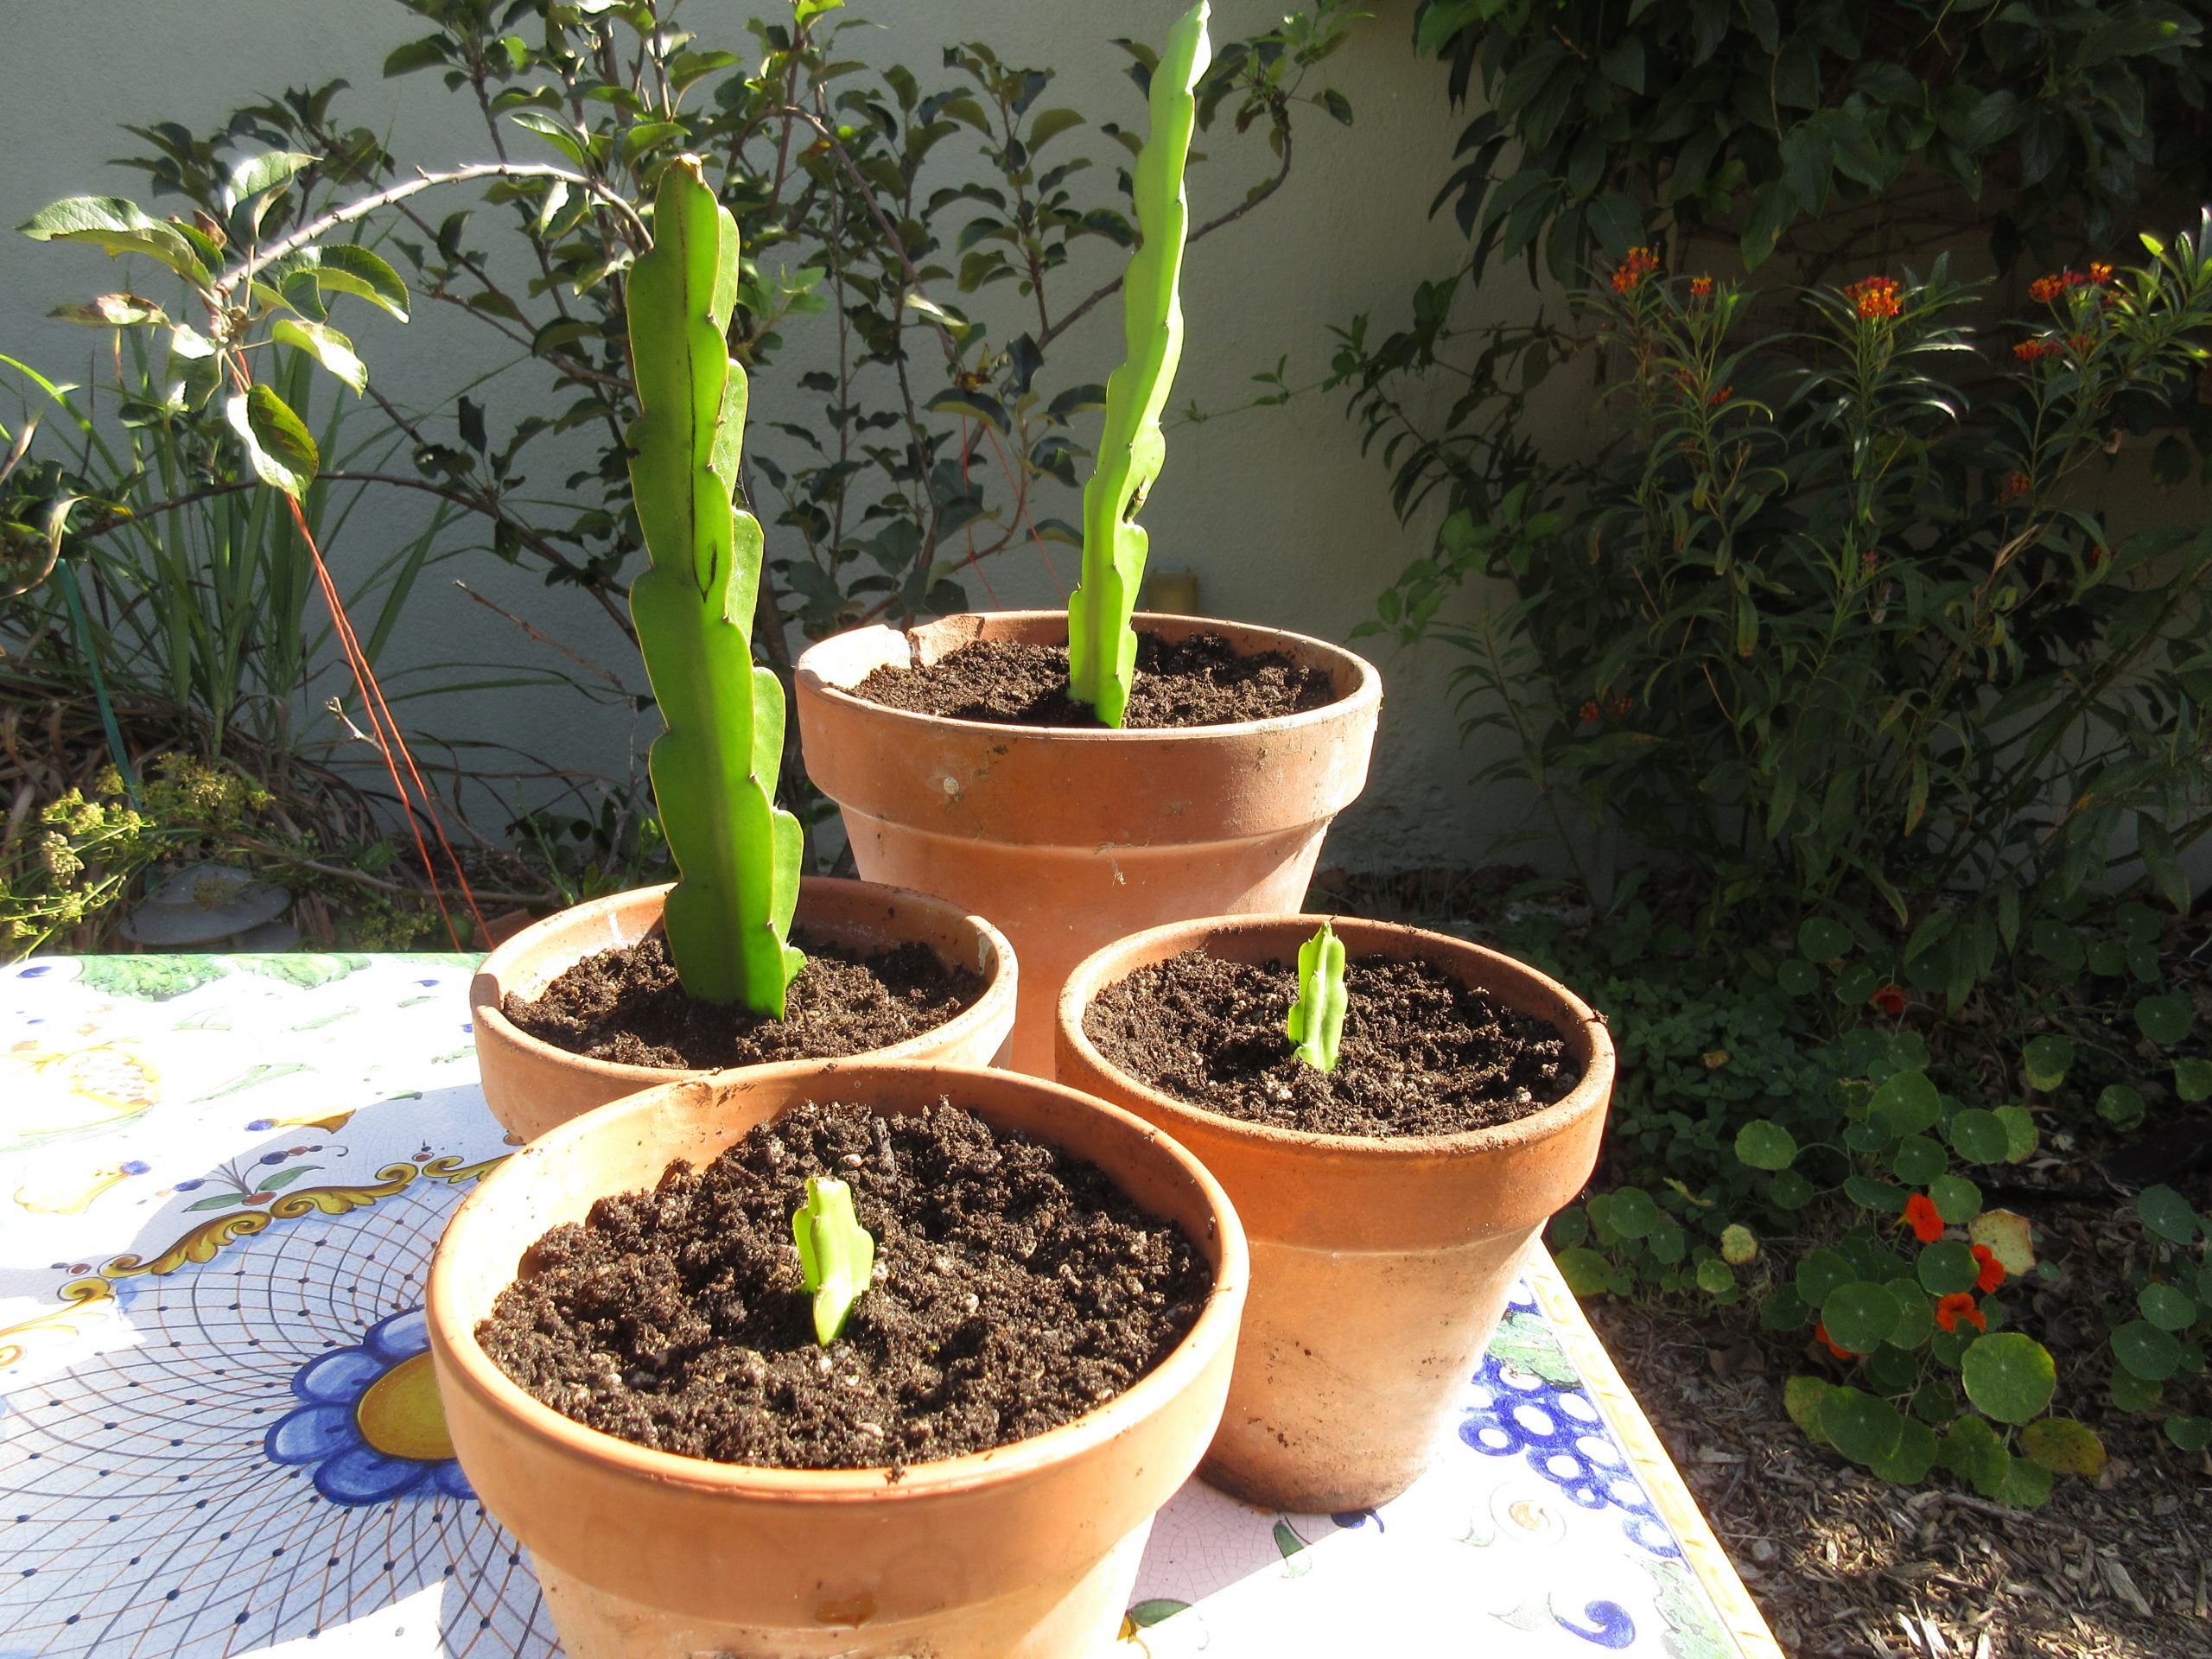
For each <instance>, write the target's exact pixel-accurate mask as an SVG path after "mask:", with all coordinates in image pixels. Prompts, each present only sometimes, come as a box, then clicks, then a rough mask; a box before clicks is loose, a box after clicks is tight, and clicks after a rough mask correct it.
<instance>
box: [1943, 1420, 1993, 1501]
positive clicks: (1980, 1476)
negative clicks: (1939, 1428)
mask: <svg viewBox="0 0 2212 1659" xmlns="http://www.w3.org/2000/svg"><path fill="white" fill-rule="evenodd" d="M1938 1455H1939V1456H1940V1457H1941V1459H1942V1464H1943V1466H1944V1467H1945V1468H1946V1469H1948V1470H1950V1471H1952V1472H1953V1473H1954V1474H1955V1475H1957V1476H1958V1477H1959V1478H1961V1479H1962V1480H1965V1481H1967V1482H1968V1483H1970V1484H1972V1485H1973V1486H1974V1489H1975V1490H1976V1491H1990V1490H1992V1489H1993V1488H1994V1487H1996V1486H1997V1485H1998V1484H1999V1483H2000V1482H2001V1481H2003V1479H2004V1478H2005V1463H2006V1461H2007V1459H2006V1454H2005V1443H2004V1441H2002V1440H1999V1439H1998V1438H1997V1431H1996V1430H1995V1429H1993V1428H1992V1427H1990V1426H1989V1424H1988V1422H1987V1421H1986V1420H1984V1419H1982V1418H1980V1417H1974V1416H1966V1417H1961V1418H1960V1419H1959V1420H1958V1421H1956V1422H1955V1423H1953V1424H1952V1425H1951V1432H1950V1433H1948V1434H1946V1435H1944V1436H1943V1445H1942V1451H1941V1452H1940V1453H1939V1454H1938Z"/></svg>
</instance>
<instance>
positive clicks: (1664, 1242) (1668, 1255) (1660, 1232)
mask: <svg viewBox="0 0 2212 1659" xmlns="http://www.w3.org/2000/svg"><path fill="white" fill-rule="evenodd" d="M1643 1248H1644V1249H1647V1250H1649V1251H1650V1252H1651V1259H1652V1260H1653V1261H1654V1262H1657V1263H1658V1264H1659V1265H1660V1266H1661V1267H1662V1268H1671V1267H1673V1266H1675V1264H1676V1263H1677V1262H1680V1261H1681V1259H1682V1256H1683V1255H1684V1254H1685V1253H1686V1252H1687V1251H1688V1248H1689V1238H1688V1235H1687V1234H1685V1233H1684V1232H1683V1231H1682V1230H1681V1228H1680V1227H1679V1226H1677V1225H1676V1224H1675V1223H1673V1222H1671V1221H1662V1222H1661V1223H1660V1224H1658V1225H1657V1226H1656V1227H1654V1228H1653V1229H1652V1230H1651V1231H1650V1233H1649V1235H1648V1236H1646V1237H1645V1239H1644V1241H1643Z"/></svg>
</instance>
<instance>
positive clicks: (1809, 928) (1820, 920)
mask: <svg viewBox="0 0 2212 1659" xmlns="http://www.w3.org/2000/svg"><path fill="white" fill-rule="evenodd" d="M1797 948H1798V949H1799V950H1802V951H1803V952H1804V953H1805V957H1806V959H1807V960H1808V961H1810V962H1834V960H1835V959H1836V958H1837V957H1840V956H1841V955H1842V954H1843V953H1844V952H1845V951H1847V950H1850V949H1851V930H1850V929H1849V928H1847V927H1846V926H1845V925H1843V924H1842V923H1841V922H1837V921H1831V920H1830V919H1829V918H1827V917H1826V916H1808V917H1807V918H1805V923H1804V925H1803V926H1802V927H1800V928H1799V929H1798V930H1797Z"/></svg>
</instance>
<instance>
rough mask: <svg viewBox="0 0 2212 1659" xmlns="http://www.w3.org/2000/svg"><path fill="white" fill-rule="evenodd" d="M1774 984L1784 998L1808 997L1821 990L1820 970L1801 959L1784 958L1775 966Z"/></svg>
mask: <svg viewBox="0 0 2212 1659" xmlns="http://www.w3.org/2000/svg"><path fill="white" fill-rule="evenodd" d="M1774 982H1775V986H1776V988H1777V989H1778V990H1780V991H1781V992H1782V994H1783V995H1784V996H1810V995H1812V994H1813V993H1814V992H1815V991H1817V990H1819V989H1820V988H1821V970H1820V969H1817V968H1815V966H1813V964H1812V963H1809V962H1807V961H1806V960H1804V958H1802V957H1783V959H1782V960H1781V961H1780V962H1778V963H1776V964H1775V969H1774Z"/></svg>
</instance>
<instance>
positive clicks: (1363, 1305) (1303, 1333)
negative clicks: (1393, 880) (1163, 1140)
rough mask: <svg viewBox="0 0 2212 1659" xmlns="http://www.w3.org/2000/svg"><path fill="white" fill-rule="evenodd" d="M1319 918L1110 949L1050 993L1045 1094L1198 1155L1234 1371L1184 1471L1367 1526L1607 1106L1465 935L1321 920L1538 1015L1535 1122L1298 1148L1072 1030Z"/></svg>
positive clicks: (1291, 957)
mask: <svg viewBox="0 0 2212 1659" xmlns="http://www.w3.org/2000/svg"><path fill="white" fill-rule="evenodd" d="M1321 920H1322V918H1319V917H1318V916H1262V917H1216V918H1211V919H1207V920H1203V921H1196V922H1185V923H1181V924H1179V925H1174V926H1170V927H1158V928H1154V929H1153V930H1151V931H1149V932H1145V933H1139V934H1137V935H1135V937H1133V938H1126V939H1122V940H1120V941H1118V942H1116V944H1111V945H1109V946H1108V947H1107V948H1106V949H1105V950H1101V951H1099V952H1098V953H1097V954H1096V955H1095V956H1093V957H1090V959H1089V960H1087V961H1086V962H1084V963H1083V964H1082V965H1081V966H1080V967H1078V968H1077V969H1076V970H1075V973H1074V975H1073V976H1071V978H1070V979H1069V981H1068V982H1067V988H1066V989H1065V990H1064V991H1063V992H1062V993H1061V995H1060V1007H1059V1029H1058V1039H1059V1071H1060V1080H1061V1081H1062V1082H1063V1083H1067V1084H1073V1085H1074V1086H1075V1087H1076V1088H1078V1089H1081V1090H1084V1091H1085V1092H1086V1093H1089V1094H1094V1095H1096V1096H1099V1097H1100V1098H1101V1099H1103V1100H1109V1101H1112V1102H1114V1103H1116V1105H1121V1106H1126V1107H1128V1109H1130V1110H1131V1111H1133V1112H1135V1113H1136V1114H1137V1116H1140V1117H1142V1118H1144V1119H1146V1120H1147V1122H1153V1123H1156V1124H1158V1125H1159V1126H1160V1128H1162V1129H1164V1130H1166V1132H1167V1133H1168V1134H1170V1135H1173V1136H1174V1137H1175V1138H1176V1139H1177V1140H1179V1141H1181V1142H1182V1143H1183V1144H1184V1145H1185V1146H1186V1147H1189V1148H1190V1149H1191V1150H1192V1152H1193V1153H1195V1154H1198V1159H1199V1161H1201V1162H1202V1163H1204V1164H1205V1166H1206V1167H1207V1168H1208V1169H1210V1170H1211V1171H1212V1172H1213V1173H1215V1174H1216V1175H1217V1176H1218V1177H1220V1179H1221V1184H1222V1185H1223V1186H1224V1187H1225V1188H1226V1189H1227V1190H1228V1192H1229V1196H1230V1200H1231V1201H1232V1202H1233V1203H1234V1204H1235V1205H1236V1208H1237V1212H1238V1213H1239V1214H1240V1215H1241V1216H1243V1219H1244V1226H1245V1230H1246V1232H1247V1234H1248V1236H1249V1238H1250V1241H1251V1248H1252V1294H1251V1298H1250V1300H1249V1302H1248V1303H1247V1305H1246V1307H1245V1311H1244V1329H1243V1338H1242V1340H1241V1342H1240V1344H1239V1345H1238V1349H1237V1354H1236V1376H1235V1377H1234V1378H1233V1379H1232V1380H1231V1381H1230V1385H1229V1406H1228V1409H1227V1410H1226V1411H1225V1412H1224V1414H1223V1416H1222V1425H1221V1433H1219V1434H1218V1435H1217V1436H1216V1437H1215V1440H1214V1443H1213V1446H1212V1449H1211V1451H1210V1452H1208V1453H1207V1454H1206V1461H1205V1465H1203V1466H1202V1467H1201V1468H1200V1469H1199V1471H1198V1472H1199V1474H1200V1475H1201V1476H1203V1477H1204V1478H1205V1479H1206V1480H1208V1481H1210V1482H1211V1483H1212V1484H1214V1485H1217V1486H1218V1487H1220V1488H1222V1489H1223V1490H1224V1491H1228V1492H1231V1493H1233V1494H1235V1495H1236V1497H1242V1498H1245V1499H1247V1500H1248V1501H1249V1502H1251V1503H1259V1504H1262V1505H1264V1506H1268V1507H1272V1508H1276V1509H1283V1510H1294V1511H1299V1512H1302V1513H1308V1514H1318V1513H1342V1512H1343V1511H1344V1510H1363V1509H1370V1508H1372V1507H1373V1506H1374V1505H1376V1504H1377V1503H1382V1502H1383V1500H1384V1499H1386V1498H1390V1497H1395V1496H1397V1494H1398V1493H1400V1492H1402V1491H1404V1490H1405V1489H1406V1488H1407V1487H1408V1486H1409V1485H1411V1484H1413V1483H1414V1480H1415V1479H1416V1478H1418V1477H1419V1476H1420V1474H1421V1471H1422V1470H1423V1469H1424V1468H1426V1467H1427V1464H1428V1459H1429V1454H1430V1452H1431V1450H1432V1448H1433V1444H1434V1442H1435V1440H1436V1437H1437V1434H1438V1432H1439V1430H1440V1427H1441V1425H1442V1422H1443V1420H1444V1419H1445V1418H1446V1416H1447V1415H1448V1414H1449V1413H1450V1411H1451V1408H1452V1402H1453V1401H1454V1400H1455V1399H1456V1398H1457V1397H1458V1396H1459V1389H1460V1388H1461V1387H1462V1385H1463V1384H1465V1382H1466V1380H1467V1378H1468V1377H1469V1376H1471V1374H1472V1372H1473V1370H1474V1368H1475V1364H1476V1362H1477V1361H1478V1358H1479V1357H1480V1356H1481V1354H1482V1351H1483V1349H1484V1347H1485V1346H1486V1345H1487V1344H1488V1343H1489V1341H1490V1338H1491V1333H1492V1332H1495V1331H1496V1330H1497V1322H1498V1319H1499V1317H1500V1315H1501V1314H1502V1313H1503V1312H1504V1308H1505V1300H1506V1296H1507V1294H1508V1293H1509V1292H1510V1289H1511V1287H1512V1284H1513V1280H1514V1276H1515V1274H1516V1273H1517V1272H1518V1271H1519V1267H1520V1261H1521V1255H1522V1251H1523V1250H1524V1249H1526V1248H1527V1247H1528V1245H1529V1242H1530V1241H1531V1240H1532V1239H1533V1238H1534V1237H1535V1235H1536V1230H1537V1229H1539V1228H1540V1227H1541V1226H1542V1225H1543V1224H1544V1223H1545V1221H1546V1220H1547V1219H1548V1218H1549V1217H1551V1215H1552V1214H1553V1213H1554V1211H1557V1210H1558V1209H1559V1208H1560V1206H1561V1205H1565V1204H1566V1203H1567V1201H1568V1200H1570V1199H1571V1198H1573V1196H1574V1195H1575V1193H1576V1192H1579V1191H1580V1189H1581V1186H1582V1184H1583V1182H1584V1181H1586V1179H1589V1175H1590V1170H1591V1167H1592V1165H1593V1164H1594V1163H1595V1162H1596V1161H1597V1156H1598V1141H1599V1134H1600V1132H1601V1131H1602V1130H1603V1129H1604V1128H1605V1108H1606V1104H1607V1103H1608V1102H1609V1101H1610V1100H1611V1096H1612V1091H1613V1045H1612V1039H1611V1037H1610V1036H1609V1035H1608V1034H1607V1033H1606V1030H1605V1025H1604V1023H1603V1021H1601V1020H1599V1017H1598V1016H1597V1015H1596V1014H1593V1013H1592V1012H1591V1010H1590V1009H1589V1007H1587V1006H1586V1005H1585V1004H1584V1003H1583V1001H1581V1000H1580V998H1579V997H1577V996H1575V995H1574V994H1573V992H1571V991H1569V990H1567V988H1565V987H1564V986H1561V985H1559V984H1556V983H1554V982H1553V981H1551V980H1549V979H1547V978H1546V977H1545V976H1543V975H1541V974H1540V973H1538V972H1536V971H1535V969H1532V968H1528V967H1524V966H1523V965H1522V964H1521V963H1517V962H1516V961H1514V960H1513V959H1512V958H1511V957H1503V956H1500V955H1498V953H1497V952H1496V951H1494V950H1484V949H1483V948H1482V947H1481V946H1480V945H1478V944H1468V943H1467V942H1466V941H1465V940H1464V939H1456V938H1451V937H1450V936H1448V935H1446V934H1442V933H1425V932H1421V931H1419V930H1417V929H1414V928H1410V927H1398V926H1394V925H1391V924H1389V923H1387V922H1369V921H1361V920H1358V919H1357V918H1347V917H1332V918H1329V920H1330V921H1331V923H1332V925H1334V927H1335V928H1336V931H1337V935H1338V938H1341V939H1343V941H1344V950H1345V951H1346V953H1347V954H1348V955H1350V956H1351V957H1354V958H1357V957H1362V956H1387V957H1408V958H1418V959H1420V960H1422V961H1425V962H1427V963H1432V964H1433V965H1434V966H1436V967H1438V968H1440V969H1444V970H1445V971H1446V972H1447V973H1450V974H1452V975H1454V976H1457V977H1458V978H1459V980H1460V981H1461V982H1464V983H1465V984H1469V985H1474V986H1479V987H1480V988H1482V989H1484V990H1485V991H1487V992H1489V993H1490V994H1491V995H1492V996H1494V997H1496V998H1497V1000H1498V1001H1501V1002H1503V1003H1504V1004H1506V1005H1507V1006H1508V1007H1514V1008H1517V1009H1519V1010H1521V1011H1522V1013H1524V1014H1535V1015H1538V1016H1540V1017H1541V1018H1542V1019H1545V1020H1549V1021H1550V1022H1551V1023H1552V1024H1553V1025H1554V1026H1555V1027H1558V1028H1559V1029H1560V1032H1561V1033H1564V1034H1565V1036H1566V1038H1567V1046H1568V1050H1569V1052H1571V1053H1572V1054H1573V1058H1574V1060H1575V1063H1576V1065H1579V1066H1580V1068H1581V1071H1582V1081H1581V1082H1580V1084H1577V1085H1576V1086H1575V1088H1574V1089H1573V1091H1572V1092H1571V1093H1570V1094H1568V1095H1567V1097H1566V1098H1565V1099H1563V1100H1560V1101H1557V1102H1555V1103H1553V1104H1552V1105H1549V1106H1547V1107H1545V1108H1544V1109H1541V1111H1537V1112H1533V1113H1531V1114H1530V1115H1529V1116H1526V1117H1523V1118H1521V1119H1520V1120H1518V1121H1517V1122H1511V1123H1506V1124H1501V1125H1499V1126H1498V1127H1497V1128H1487V1129H1478V1130H1475V1131H1473V1132H1471V1133H1470V1134H1465V1135H1435V1136H1414V1135H1408V1136H1406V1137H1404V1138H1402V1139H1388V1140H1378V1139H1368V1138H1364V1137H1360V1136H1354V1135H1304V1134H1299V1133H1296V1132H1294V1131H1291V1130H1287V1129H1280V1128H1267V1127H1263V1126H1262V1125H1260V1124H1256V1123H1247V1122H1241V1121H1239V1120H1237V1119H1236V1118H1231V1117H1224V1116H1221V1115H1219V1114H1217V1113H1214V1112H1209V1111H1205V1110H1202V1109H1199V1108H1198V1107H1195V1106H1192V1105H1189V1104H1187V1103H1185V1102H1182V1101H1180V1100H1178V1099H1176V1098H1174V1097H1173V1096H1170V1095H1166V1094H1163V1093H1162V1092H1160V1090H1156V1089H1154V1088H1152V1087H1150V1086H1149V1085H1147V1084H1143V1083H1141V1082H1139V1081H1138V1080H1137V1079H1135V1077H1130V1076H1129V1075H1128V1073H1127V1072H1125V1071H1121V1070H1120V1069H1119V1068H1117V1067H1116V1066H1115V1065H1113V1064H1112V1063H1111V1062H1109V1060H1107V1058H1105V1057H1104V1056H1103V1055H1102V1054H1101V1053H1100V1052H1098V1050H1097V1049H1096V1047H1094V1046H1092V1044H1091V1041H1090V1038H1088V1037H1087V1036H1085V1035H1084V1030H1083V1016H1084V1010H1085V1009H1086V1008H1088V1007H1090V1004H1091V1001H1092V1000H1093V999H1094V998H1095V997H1096V996H1097V995H1098V994H1099V993H1100V992H1101V991H1103V989H1105V988H1106V987H1108V986H1109V985H1113V984H1115V983H1116V982H1119V981H1121V980H1123V979H1126V978H1127V977H1128V976H1129V975H1131V974H1133V973H1135V971H1136V970H1137V969H1140V968H1144V967H1147V966H1149V965H1150V964H1152V963H1155V962H1162V961H1165V960H1166V958H1168V957H1173V956H1179V955H1180V954H1181V953H1182V952H1184V951H1185V950H1204V951H1205V952H1206V953H1207V954H1209V955H1211V956H1214V957H1222V958H1224V959H1225V960H1228V961H1231V962H1266V961H1268V960H1269V959H1274V960H1279V961H1282V962H1286V963H1288V962H1295V961H1296V960H1297V958H1298V947H1299V946H1300V944H1303V943H1304V942H1305V941H1306V939H1308V938H1312V937H1313V931H1314V930H1315V929H1316V928H1318V927H1319V925H1320V924H1321ZM1284 1040H1285V1041H1286V1043H1287V1041H1288V1039H1287V1038H1286V1039H1284Z"/></svg>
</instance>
